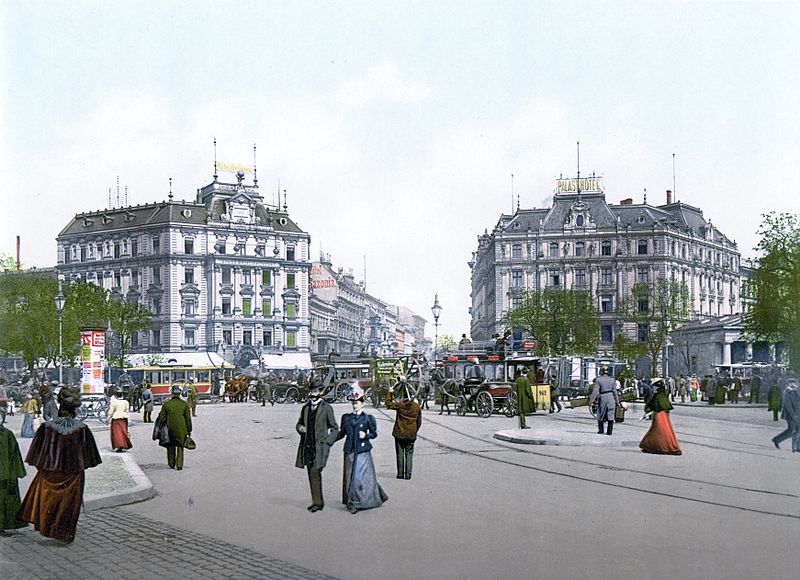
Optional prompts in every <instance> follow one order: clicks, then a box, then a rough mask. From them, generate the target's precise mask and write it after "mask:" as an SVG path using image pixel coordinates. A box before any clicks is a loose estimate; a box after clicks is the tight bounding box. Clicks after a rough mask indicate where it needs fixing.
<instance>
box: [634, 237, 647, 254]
mask: <svg viewBox="0 0 800 580" xmlns="http://www.w3.org/2000/svg"><path fill="white" fill-rule="evenodd" d="M636 253H637V254H639V255H640V256H643V255H645V254H647V240H639V244H638V245H637V251H636Z"/></svg>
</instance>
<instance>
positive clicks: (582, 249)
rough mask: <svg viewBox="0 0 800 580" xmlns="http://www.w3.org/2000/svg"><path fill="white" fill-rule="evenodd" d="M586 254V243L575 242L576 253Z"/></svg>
mask: <svg viewBox="0 0 800 580" xmlns="http://www.w3.org/2000/svg"><path fill="white" fill-rule="evenodd" d="M584 254H586V245H585V244H584V243H583V242H577V243H576V244H575V255H576V256H583V255H584Z"/></svg>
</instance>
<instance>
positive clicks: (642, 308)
mask: <svg viewBox="0 0 800 580" xmlns="http://www.w3.org/2000/svg"><path fill="white" fill-rule="evenodd" d="M638 308H639V312H649V311H650V301H649V300H648V299H647V296H642V297H640V298H639V300H638Z"/></svg>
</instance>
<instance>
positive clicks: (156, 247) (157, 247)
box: [153, 236, 161, 254]
mask: <svg viewBox="0 0 800 580" xmlns="http://www.w3.org/2000/svg"><path fill="white" fill-rule="evenodd" d="M153 253H154V254H160V253H161V239H160V238H159V237H158V236H153Z"/></svg>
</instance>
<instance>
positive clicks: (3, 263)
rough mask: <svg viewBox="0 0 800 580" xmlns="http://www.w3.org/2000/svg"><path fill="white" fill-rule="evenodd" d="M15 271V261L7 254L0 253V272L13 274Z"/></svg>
mask: <svg viewBox="0 0 800 580" xmlns="http://www.w3.org/2000/svg"><path fill="white" fill-rule="evenodd" d="M16 269H17V261H16V260H15V259H14V258H13V257H12V256H9V255H8V254H4V253H2V252H0V272H14V271H15V270H16Z"/></svg>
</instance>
